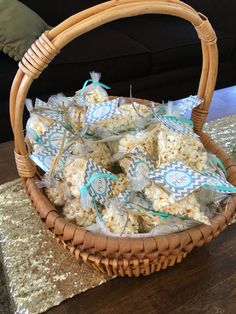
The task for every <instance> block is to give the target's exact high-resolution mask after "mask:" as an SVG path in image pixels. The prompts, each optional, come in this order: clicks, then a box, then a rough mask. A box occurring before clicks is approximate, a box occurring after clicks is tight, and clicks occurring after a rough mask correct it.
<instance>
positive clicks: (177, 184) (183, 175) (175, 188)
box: [149, 160, 207, 201]
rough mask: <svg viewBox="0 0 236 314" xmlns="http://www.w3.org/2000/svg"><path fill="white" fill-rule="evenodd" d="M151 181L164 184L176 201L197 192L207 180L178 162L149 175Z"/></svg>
mask: <svg viewBox="0 0 236 314" xmlns="http://www.w3.org/2000/svg"><path fill="white" fill-rule="evenodd" d="M149 177H150V179H151V180H153V181H155V182H156V183H161V184H163V185H164V186H165V187H166V188H167V189H168V190H170V191H171V195H172V196H173V198H174V199H175V200H176V201H179V200H181V199H182V198H184V197H185V196H187V195H188V194H190V193H192V192H193V191H195V190H197V189H198V188H200V187H201V186H203V185H204V184H205V183H207V178H206V177H205V176H204V175H202V174H201V173H198V172H196V171H194V170H192V169H191V168H189V167H187V166H185V165H184V164H183V163H182V162H181V161H179V160H177V161H174V162H173V163H171V164H168V165H165V166H162V167H160V168H158V169H156V170H155V171H153V172H151V173H150V174H149Z"/></svg>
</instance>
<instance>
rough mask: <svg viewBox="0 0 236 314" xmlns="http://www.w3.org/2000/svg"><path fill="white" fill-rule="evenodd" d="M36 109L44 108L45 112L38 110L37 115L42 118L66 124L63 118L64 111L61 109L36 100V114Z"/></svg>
mask: <svg viewBox="0 0 236 314" xmlns="http://www.w3.org/2000/svg"><path fill="white" fill-rule="evenodd" d="M37 107H41V108H45V110H41V109H40V110H39V111H38V113H40V114H41V115H42V116H45V117H48V118H50V119H52V120H54V121H57V122H60V123H62V124H64V125H65V124H66V121H65V116H64V110H63V108H60V107H59V106H55V105H51V104H48V103H46V102H45V101H43V100H41V99H39V98H36V100H35V107H34V108H35V110H36V112H37Z"/></svg>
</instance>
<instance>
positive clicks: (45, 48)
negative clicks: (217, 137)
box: [10, 0, 218, 178]
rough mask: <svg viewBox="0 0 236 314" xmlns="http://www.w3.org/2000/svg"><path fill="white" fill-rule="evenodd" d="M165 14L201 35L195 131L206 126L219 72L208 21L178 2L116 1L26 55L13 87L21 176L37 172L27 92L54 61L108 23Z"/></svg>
mask: <svg viewBox="0 0 236 314" xmlns="http://www.w3.org/2000/svg"><path fill="white" fill-rule="evenodd" d="M153 13H156V14H166V15H172V16H177V17H180V18H182V19H185V20H187V21H189V22H190V23H191V24H192V25H193V26H194V28H195V30H196V31H197V33H198V37H199V38H200V40H201V46H202V56H203V63H202V72H201V78H200V83H199V88H198V97H199V98H202V99H203V103H202V104H201V105H199V106H198V107H197V108H195V109H194V110H193V112H192V119H193V122H194V128H195V130H196V131H201V130H202V127H203V125H204V122H205V119H206V116H207V113H208V108H209V105H210V101H211V98H212V94H213V91H214V88H215V82H216V77H217V69H218V50H217V45H216V34H215V32H214V30H213V28H212V27H211V24H210V23H209V21H208V19H207V18H206V17H205V16H204V15H203V14H201V13H198V12H196V11H195V10H194V9H193V8H192V7H190V6H189V5H187V4H185V3H183V2H181V1H178V0H115V1H108V2H104V3H102V4H99V5H97V6H94V7H92V8H89V9H87V10H85V11H81V12H79V13H77V14H75V15H73V16H71V17H70V18H68V19H67V20H65V21H64V22H62V23H61V24H59V25H58V26H56V27H55V28H53V29H52V30H50V31H46V32H45V33H44V34H42V35H41V37H40V38H39V39H38V40H36V42H35V43H34V44H33V45H32V46H31V48H30V49H29V50H28V51H27V52H26V53H25V55H24V57H23V58H22V60H21V62H20V63H19V70H18V72H17V74H16V76H15V79H14V81H13V84H12V88H11V94H10V117H11V125H12V129H13V132H14V140H15V155H16V163H17V168H18V172H19V174H20V176H21V177H23V178H27V177H33V176H34V175H35V172H36V169H35V167H34V166H33V163H32V162H31V160H30V159H29V157H28V152H27V148H26V146H25V142H24V132H23V111H24V102H25V99H26V97H27V93H28V90H29V88H30V86H31V84H32V82H33V81H34V79H37V78H38V77H39V75H40V74H41V73H42V71H43V70H44V69H45V68H46V67H47V66H48V64H49V63H50V62H51V61H52V60H53V58H54V57H55V56H56V55H57V54H58V53H59V52H60V50H61V49H62V48H63V47H64V46H66V45H67V44H68V43H69V42H71V41H72V40H73V39H75V38H77V37H79V36H80V35H82V34H84V33H86V32H88V31H90V30H92V29H94V28H96V27H98V26H101V25H103V24H105V23H108V22H111V21H113V20H117V19H120V18H125V17H131V16H137V15H142V14H153Z"/></svg>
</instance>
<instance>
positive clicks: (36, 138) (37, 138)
mask: <svg viewBox="0 0 236 314" xmlns="http://www.w3.org/2000/svg"><path fill="white" fill-rule="evenodd" d="M29 132H31V133H32V134H33V137H34V140H35V142H36V143H38V144H40V145H42V146H44V144H43V141H42V139H41V137H40V136H39V135H38V134H37V133H36V132H35V130H33V129H29Z"/></svg>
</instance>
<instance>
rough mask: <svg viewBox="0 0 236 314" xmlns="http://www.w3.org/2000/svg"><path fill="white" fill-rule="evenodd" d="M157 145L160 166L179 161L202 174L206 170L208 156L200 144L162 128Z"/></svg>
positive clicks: (190, 138) (188, 137)
mask: <svg viewBox="0 0 236 314" xmlns="http://www.w3.org/2000/svg"><path fill="white" fill-rule="evenodd" d="M157 143H158V154H159V155H160V158H161V164H165V163H170V162H172V161H174V160H180V161H182V162H183V163H184V164H185V165H186V166H189V167H191V168H192V169H193V170H195V171H198V172H203V171H204V170H206V169H207V159H208V155H207V152H206V151H205V149H204V146H203V144H202V142H200V141H198V140H196V139H194V138H192V137H190V136H186V135H182V134H179V133H177V132H172V131H169V130H168V129H167V128H165V127H163V126H162V127H161V130H160V132H159V133H158V135H157Z"/></svg>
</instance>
